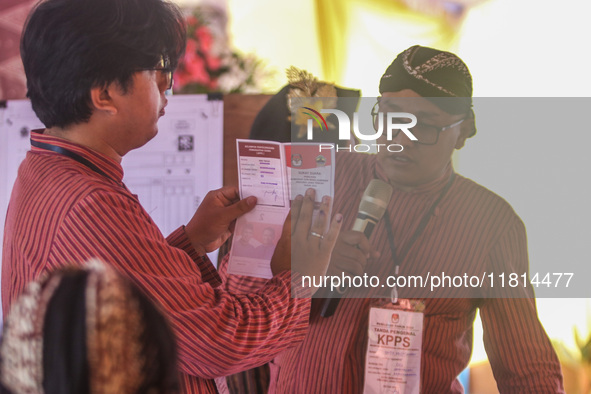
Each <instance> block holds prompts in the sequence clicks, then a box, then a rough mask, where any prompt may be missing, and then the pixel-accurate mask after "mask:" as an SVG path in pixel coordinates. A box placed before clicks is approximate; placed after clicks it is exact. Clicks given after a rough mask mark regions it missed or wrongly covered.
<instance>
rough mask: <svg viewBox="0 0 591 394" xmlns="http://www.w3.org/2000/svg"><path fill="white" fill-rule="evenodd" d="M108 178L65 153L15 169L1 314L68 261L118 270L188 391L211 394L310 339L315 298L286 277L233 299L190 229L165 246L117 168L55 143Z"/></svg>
mask: <svg viewBox="0 0 591 394" xmlns="http://www.w3.org/2000/svg"><path fill="white" fill-rule="evenodd" d="M31 138H32V139H33V140H35V141H40V142H46V143H51V144H55V145H61V146H64V147H66V148H67V149H69V150H71V151H73V152H75V153H77V154H79V155H81V156H83V157H84V158H85V159H87V160H89V161H91V162H92V163H93V164H95V165H96V166H97V167H99V168H100V169H101V170H102V171H103V172H104V173H105V174H107V177H104V176H101V175H99V174H97V173H96V172H94V171H92V170H91V169H89V168H88V167H86V166H84V165H82V164H80V163H78V162H76V161H74V160H72V159H70V158H68V157H65V156H62V155H59V154H56V153H53V152H48V151H46V150H42V149H39V148H35V147H33V148H32V149H31V151H30V152H28V153H27V157H26V158H25V160H24V161H23V163H22V164H21V166H20V168H19V173H18V177H17V180H16V182H15V185H14V188H13V192H12V196H11V200H10V204H9V208H8V214H7V219H6V228H5V233H4V234H5V238H4V247H3V260H2V302H3V308H4V310H5V311H7V310H9V307H10V305H11V304H12V303H13V302H14V300H15V299H16V297H17V296H18V294H20V293H21V292H22V291H23V289H24V287H25V284H26V283H27V282H29V281H31V280H34V279H36V278H38V277H39V276H40V275H42V274H43V273H44V272H46V271H48V270H52V269H55V268H57V267H60V266H61V265H63V264H64V263H65V262H72V263H80V262H83V261H86V260H88V259H90V258H99V259H101V260H103V261H108V262H112V264H113V265H114V266H115V268H116V269H117V271H119V272H121V273H122V274H124V275H125V276H127V277H129V278H130V279H131V280H132V281H134V282H135V283H136V284H138V285H139V286H140V287H141V288H142V289H143V290H144V291H145V292H146V293H147V294H148V296H149V297H150V298H151V299H152V301H154V302H156V303H157V304H159V305H160V306H161V307H162V309H163V310H164V312H165V313H166V314H167V317H168V318H169V320H170V321H171V324H172V326H173V329H174V330H175V334H176V336H177V341H178V346H179V366H180V370H181V372H182V375H181V381H182V383H183V384H184V389H185V391H186V392H195V393H197V392H198V393H203V392H215V391H216V389H215V385H214V382H213V380H212V379H213V378H215V377H218V376H226V375H229V374H233V373H236V372H238V371H240V370H243V369H247V368H252V367H254V366H257V365H261V364H264V363H265V362H267V361H268V360H270V359H272V358H273V357H274V356H275V355H276V354H277V353H278V352H280V351H282V350H285V349H286V348H288V347H290V346H293V345H295V344H296V343H298V342H299V341H301V340H302V338H303V337H304V335H305V333H306V329H307V321H308V316H309V315H308V314H309V309H310V300H309V299H302V298H299V299H292V298H291V280H290V274H289V272H284V273H281V274H279V275H277V276H276V277H275V278H273V279H272V280H271V281H269V283H268V284H267V285H266V286H265V288H264V289H261V291H260V292H258V293H256V294H250V295H240V296H236V295H232V294H230V293H228V292H226V291H224V290H223V289H222V288H220V287H219V285H220V283H221V280H220V277H219V275H218V273H217V271H216V270H215V268H214V266H213V265H212V264H211V263H210V262H209V260H208V259H207V257H204V256H198V255H197V253H196V252H195V250H194V249H193V248H192V246H191V243H190V241H189V239H188V238H187V236H186V234H185V231H184V228H183V227H180V228H179V229H177V230H175V231H174V232H173V233H172V234H170V235H169V236H168V238H164V237H163V236H162V234H161V233H160V231H159V230H158V227H157V226H156V225H155V224H154V222H153V221H152V219H151V218H150V216H149V215H148V214H147V213H146V212H145V210H144V209H143V208H142V207H141V205H140V203H139V201H138V200H137V197H136V196H134V195H133V194H131V193H130V192H129V191H128V190H127V188H126V187H125V185H124V184H123V183H122V179H123V170H122V168H121V166H120V165H119V163H116V162H114V161H113V160H111V159H109V158H108V157H106V156H103V155H101V154H99V153H97V152H94V151H92V150H90V149H87V148H85V147H82V146H79V145H76V144H72V143H69V142H67V141H65V140H61V139H59V138H54V137H51V136H45V135H43V134H40V133H39V132H38V131H37V132H34V133H32V136H31Z"/></svg>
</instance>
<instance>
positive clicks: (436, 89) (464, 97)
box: [380, 45, 472, 114]
mask: <svg viewBox="0 0 591 394" xmlns="http://www.w3.org/2000/svg"><path fill="white" fill-rule="evenodd" d="M404 89H410V90H413V91H414V92H416V93H418V94H419V95H420V96H422V97H427V98H431V100H432V101H433V103H434V104H435V105H437V106H439V107H440V108H441V109H443V110H444V111H446V112H448V113H450V114H466V113H468V111H470V109H471V107H472V76H471V75H470V71H469V70H468V67H467V66H466V64H465V63H464V62H463V61H462V59H460V58H459V57H457V56H456V55H454V54H453V53H451V52H445V51H440V50H438V49H433V48H428V47H422V46H419V45H415V46H412V47H410V48H408V49H407V50H405V51H404V52H402V53H400V54H399V55H398V56H396V59H394V61H393V62H392V64H390V65H389V66H388V68H387V69H386V72H384V75H382V78H381V79H380V93H384V92H398V91H401V90H404ZM433 98H436V99H433ZM442 98H447V99H442Z"/></svg>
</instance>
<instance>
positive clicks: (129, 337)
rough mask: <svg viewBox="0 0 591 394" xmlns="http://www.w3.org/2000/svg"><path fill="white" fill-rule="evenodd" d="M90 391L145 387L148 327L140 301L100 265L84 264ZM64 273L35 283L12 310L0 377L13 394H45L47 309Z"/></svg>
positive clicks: (103, 391)
mask: <svg viewBox="0 0 591 394" xmlns="http://www.w3.org/2000/svg"><path fill="white" fill-rule="evenodd" d="M85 269H86V270H88V272H89V275H88V278H87V287H86V291H85V297H86V299H85V309H86V317H85V321H86V330H87V334H86V335H87V354H88V361H89V370H90V391H91V392H92V393H95V394H101V393H105V394H106V393H134V392H137V391H138V390H139V388H140V384H141V383H142V379H143V378H142V368H143V364H144V358H143V354H142V345H141V336H142V333H143V323H142V318H141V314H140V310H139V305H138V303H137V299H135V298H134V297H133V296H132V295H131V293H130V287H129V284H128V283H127V282H125V281H124V280H123V279H122V277H121V276H119V275H118V274H117V273H116V272H115V271H114V270H113V269H110V268H109V267H107V266H106V265H104V264H103V263H101V262H99V261H98V260H94V261H91V262H89V263H87V264H85ZM64 272H65V271H58V272H56V273H54V274H52V275H50V277H49V279H48V278H42V279H41V280H39V281H34V282H31V283H29V284H28V285H27V287H26V289H25V291H24V292H23V294H22V295H21V296H20V297H19V298H18V300H17V301H16V302H15V304H14V305H13V306H12V309H11V311H10V314H9V316H8V319H7V323H6V331H5V333H4V338H3V341H2V347H1V348H0V354H1V355H2V367H1V371H0V377H1V380H2V383H3V384H4V386H5V387H6V388H8V389H9V390H11V391H12V392H14V393H42V392H43V391H44V390H43V335H44V330H43V328H44V321H45V315H46V311H47V305H48V304H49V301H50V300H51V298H52V296H53V294H54V292H55V290H56V288H57V287H58V286H59V285H60V283H61V280H62V278H63V275H64Z"/></svg>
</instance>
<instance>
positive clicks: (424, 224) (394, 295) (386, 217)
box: [384, 172, 456, 304]
mask: <svg viewBox="0 0 591 394" xmlns="http://www.w3.org/2000/svg"><path fill="white" fill-rule="evenodd" d="M455 177H456V174H455V172H452V173H451V176H450V177H449V180H448V181H447V184H446V185H445V187H444V188H443V190H441V193H439V197H437V199H436V200H435V201H434V202H433V204H431V207H430V208H429V210H428V211H427V213H426V214H425V215H424V216H423V218H422V219H421V222H420V223H419V226H418V227H417V229H416V230H415V232H414V234H413V235H412V237H411V239H410V240H409V241H408V245H407V247H406V249H405V250H404V251H403V253H401V254H400V256H398V254H397V253H396V245H395V244H394V234H393V233H392V223H391V222H390V217H389V215H388V212H386V215H384V222H385V223H384V224H385V226H386V231H387V232H388V244H389V245H390V252H391V253H392V260H393V261H394V264H396V266H395V269H394V273H395V275H398V271H399V269H400V263H402V261H404V258H405V257H406V255H407V254H408V252H409V251H410V248H412V246H413V245H414V243H415V242H416V241H417V239H418V238H419V237H420V236H421V234H422V233H423V231H424V230H425V228H426V227H427V224H428V223H429V220H430V219H431V216H432V215H433V212H434V211H435V208H436V207H437V205H439V203H440V202H441V200H442V199H443V197H444V196H445V195H446V194H447V191H448V190H449V188H450V187H451V184H452V183H453V181H454V179H455ZM390 297H391V299H392V303H393V304H396V303H397V302H398V289H397V287H396V284H394V287H392V293H391V295H390Z"/></svg>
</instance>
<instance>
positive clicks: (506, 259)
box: [480, 218, 564, 393]
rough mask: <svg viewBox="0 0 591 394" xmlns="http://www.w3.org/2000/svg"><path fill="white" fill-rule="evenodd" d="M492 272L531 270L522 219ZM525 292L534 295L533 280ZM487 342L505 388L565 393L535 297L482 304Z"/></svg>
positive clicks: (499, 245) (501, 244) (496, 252)
mask: <svg viewBox="0 0 591 394" xmlns="http://www.w3.org/2000/svg"><path fill="white" fill-rule="evenodd" d="M489 257H490V264H491V267H492V270H493V272H499V270H500V269H502V268H501V267H505V271H506V272H510V271H512V272H528V265H529V264H528V257H527V242H526V235H525V228H524V226H523V223H522V222H521V221H520V220H519V219H517V218H516V219H515V221H514V224H513V226H511V228H510V229H509V230H508V231H506V232H505V233H504V234H503V235H502V236H501V237H500V239H499V240H498V241H497V242H496V243H495V245H494V247H493V249H492V251H491V253H490V256H489ZM525 291H526V294H522V295H521V296H522V297H527V296H529V297H532V296H533V289H532V288H531V285H530V286H528V287H527V288H526V289H525ZM480 313H481V319H482V325H483V329H484V345H485V348H486V353H487V355H488V358H489V360H490V363H491V366H492V369H493V373H494V376H495V379H496V381H497V385H498V388H499V391H500V392H501V393H562V392H564V391H563V388H562V387H563V383H562V374H561V369H560V364H559V362H558V359H557V357H556V353H555V352H554V350H553V348H552V344H551V343H550V340H549V339H548V336H547V335H546V332H545V331H544V328H543V327H542V325H541V324H540V323H539V321H538V317H537V312H536V305H535V299H534V298H507V297H502V298H498V297H497V298H487V299H485V300H483V302H482V304H481V305H480Z"/></svg>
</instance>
